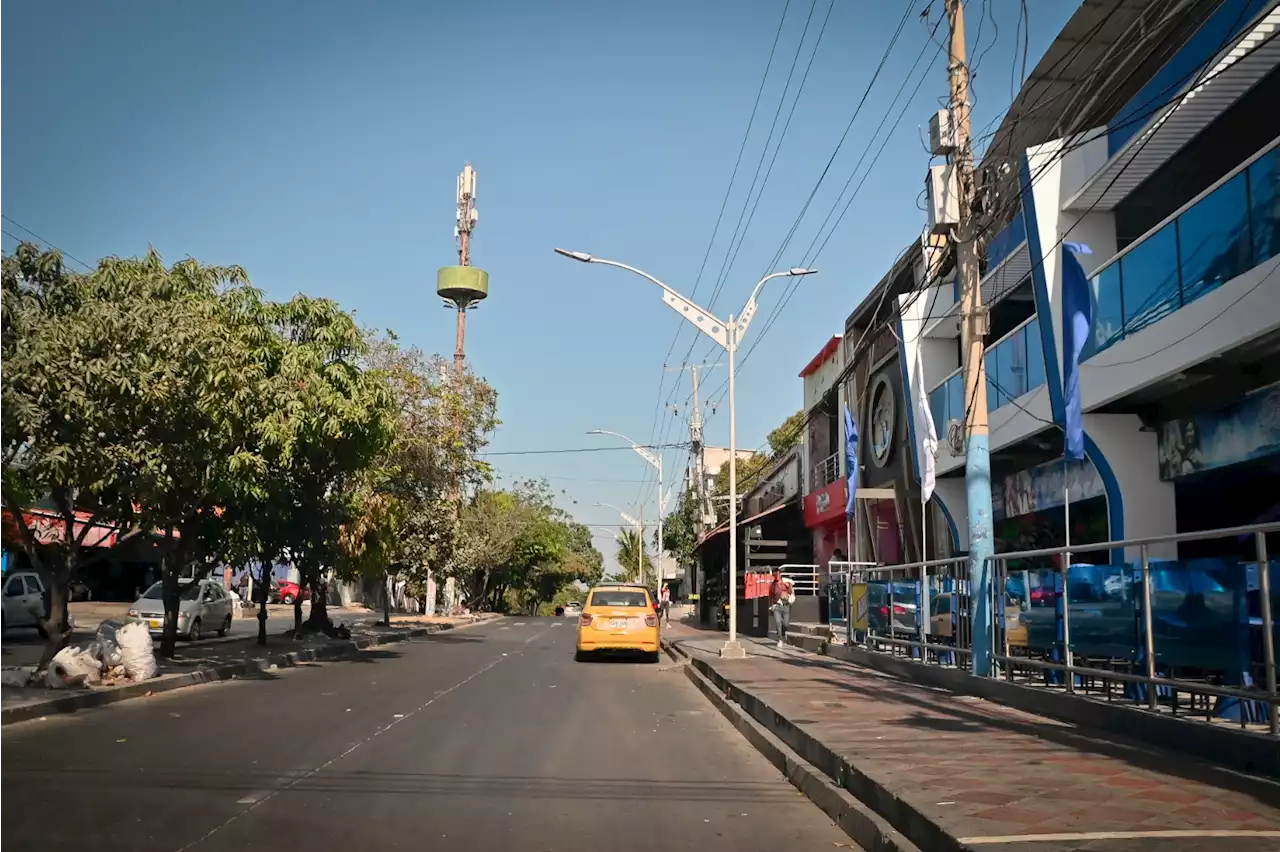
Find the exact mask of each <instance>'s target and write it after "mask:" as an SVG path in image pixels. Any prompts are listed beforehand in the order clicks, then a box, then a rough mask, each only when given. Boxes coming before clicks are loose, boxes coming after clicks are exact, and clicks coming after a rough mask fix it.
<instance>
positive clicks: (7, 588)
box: [3, 571, 45, 637]
mask: <svg viewBox="0 0 1280 852" xmlns="http://www.w3.org/2000/svg"><path fill="white" fill-rule="evenodd" d="M3 597H4V622H3V625H4V626H3V629H5V630H7V629H9V628H10V627H34V628H35V629H36V630H38V631H40V635H41V636H42V637H43V636H44V635H45V631H44V628H43V627H41V626H40V617H41V616H42V615H43V614H44V582H43V581H42V580H41V579H40V575H39V574H37V573H36V572H34V571H14V572H13V573H11V574H6V575H5V580H4V595H3Z"/></svg>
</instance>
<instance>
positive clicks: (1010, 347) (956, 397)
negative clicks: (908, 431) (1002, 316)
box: [929, 314, 1045, 437]
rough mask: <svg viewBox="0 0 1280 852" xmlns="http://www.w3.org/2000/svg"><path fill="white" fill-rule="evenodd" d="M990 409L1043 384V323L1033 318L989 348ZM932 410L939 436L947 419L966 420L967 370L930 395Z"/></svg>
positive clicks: (988, 386) (988, 393) (988, 383)
mask: <svg viewBox="0 0 1280 852" xmlns="http://www.w3.org/2000/svg"><path fill="white" fill-rule="evenodd" d="M986 370H987V408H988V409H989V410H991V411H995V410H996V409H997V408H999V407H1000V406H1002V405H1006V404H1007V403H1009V402H1010V401H1012V400H1015V399H1017V398H1018V397H1020V396H1022V395H1023V394H1024V393H1027V392H1028V391H1033V390H1035V389H1036V388H1038V387H1040V386H1041V385H1042V384H1044V378H1045V377H1044V349H1043V348H1042V346H1041V341H1040V325H1039V323H1037V322H1036V317H1035V315H1034V314H1033V315H1032V316H1031V318H1030V319H1028V320H1027V321H1026V322H1025V323H1023V324H1022V325H1021V326H1019V327H1018V328H1017V329H1015V330H1014V331H1013V333H1012V334H1009V335H1007V336H1006V337H1005V338H1004V339H1003V340H1001V341H1000V342H999V343H997V344H996V345H995V346H992V347H991V348H989V349H988V350H987V354H986ZM929 411H930V413H931V414H932V415H933V427H934V429H936V430H937V433H938V435H939V437H941V436H942V435H943V434H945V430H946V426H947V421H948V420H963V419H964V373H963V371H962V372H957V373H955V374H953V375H952V376H951V377H950V378H948V379H947V380H946V381H944V382H943V383H942V384H940V385H938V386H937V387H936V388H934V389H933V391H931V392H930V394H929Z"/></svg>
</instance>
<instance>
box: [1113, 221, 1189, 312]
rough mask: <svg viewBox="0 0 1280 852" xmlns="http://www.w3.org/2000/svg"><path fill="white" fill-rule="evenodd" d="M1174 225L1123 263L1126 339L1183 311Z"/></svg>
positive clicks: (1143, 245) (1151, 238)
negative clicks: (1175, 312)
mask: <svg viewBox="0 0 1280 852" xmlns="http://www.w3.org/2000/svg"><path fill="white" fill-rule="evenodd" d="M1175 224H1176V223H1174V222H1170V223H1169V224H1167V225H1165V226H1164V227H1163V228H1161V229H1160V230H1159V231H1156V232H1155V233H1154V234H1152V235H1151V236H1149V237H1147V238H1146V239H1145V240H1144V241H1143V242H1141V243H1139V244H1138V247H1137V248H1135V249H1133V251H1131V252H1129V253H1128V254H1126V255H1125V256H1124V257H1123V258H1121V259H1120V275H1121V285H1122V287H1123V299H1124V301H1123V303H1122V304H1123V305H1124V334H1125V335H1126V336H1127V335H1130V334H1134V333H1136V332H1138V331H1141V330H1142V329H1144V328H1147V327H1149V326H1150V325H1152V324H1153V323H1156V322H1158V321H1159V320H1161V319H1162V318H1164V317H1166V316H1168V315H1169V314H1171V313H1173V312H1174V311H1176V310H1178V308H1180V307H1182V292H1181V288H1180V287H1179V282H1178V233H1177V228H1176V227H1175Z"/></svg>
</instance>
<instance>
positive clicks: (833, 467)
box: [813, 452, 840, 491]
mask: <svg viewBox="0 0 1280 852" xmlns="http://www.w3.org/2000/svg"><path fill="white" fill-rule="evenodd" d="M839 478H840V453H839V452H834V453H832V454H831V455H829V456H827V457H826V458H825V459H823V460H822V461H820V462H818V463H817V464H816V465H814V466H813V490H814V491H817V490H818V489H819V488H826V487H827V486H828V485H830V484H831V483H833V482H835V481H836V480H837V479H839Z"/></svg>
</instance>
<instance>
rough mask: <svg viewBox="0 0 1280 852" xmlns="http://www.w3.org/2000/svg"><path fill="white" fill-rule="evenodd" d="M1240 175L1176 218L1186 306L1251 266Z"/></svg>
mask: <svg viewBox="0 0 1280 852" xmlns="http://www.w3.org/2000/svg"><path fill="white" fill-rule="evenodd" d="M1245 178H1246V175H1245V173H1244V172H1241V173H1240V174H1238V175H1236V176H1235V177H1233V178H1232V179H1231V180H1229V181H1227V182H1226V183H1224V184H1223V185H1222V186H1220V187H1218V188H1217V189H1215V190H1214V191H1213V192H1211V193H1210V194H1208V195H1206V196H1205V197H1204V198H1202V199H1200V200H1199V201H1198V202H1196V206H1195V207H1192V208H1191V209H1190V210H1187V211H1186V212H1185V213H1183V214H1182V215H1181V216H1179V217H1178V257H1179V261H1180V262H1181V264H1182V292H1183V294H1184V298H1185V301H1186V302H1188V303H1190V302H1193V301H1195V300H1196V299H1198V298H1200V297H1201V296H1203V295H1204V294H1205V293H1208V292H1209V291H1210V290H1213V289H1215V288H1217V287H1219V286H1221V285H1223V284H1225V283H1226V282H1228V281H1230V280H1231V279H1232V278H1235V277H1236V276H1237V275H1239V274H1240V273H1242V272H1245V271H1246V270H1248V269H1250V268H1252V266H1253V249H1252V246H1251V245H1250V238H1249V213H1248V207H1249V205H1248V201H1247V199H1246V197H1245Z"/></svg>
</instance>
